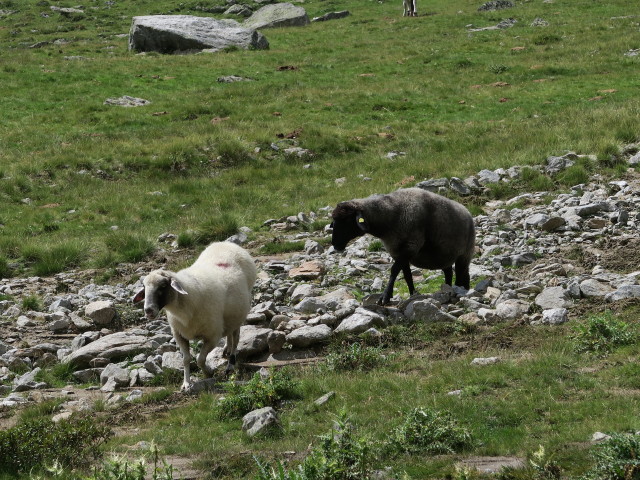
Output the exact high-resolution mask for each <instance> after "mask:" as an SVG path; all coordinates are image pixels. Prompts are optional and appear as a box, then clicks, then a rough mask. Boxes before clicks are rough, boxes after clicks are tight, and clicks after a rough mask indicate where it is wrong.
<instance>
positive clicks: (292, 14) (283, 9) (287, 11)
mask: <svg viewBox="0 0 640 480" xmlns="http://www.w3.org/2000/svg"><path fill="white" fill-rule="evenodd" d="M308 24H309V17H308V16H307V12H306V11H305V10H304V8H302V7H299V6H296V5H293V4H291V3H286V2H284V3H274V4H271V5H265V6H264V7H262V8H260V9H259V10H257V11H256V12H254V14H253V15H251V16H250V17H249V18H247V19H246V20H245V21H244V23H243V26H245V27H246V28H252V29H256V30H258V29H263V28H276V27H301V26H305V25H308Z"/></svg>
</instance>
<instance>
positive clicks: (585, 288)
mask: <svg viewBox="0 0 640 480" xmlns="http://www.w3.org/2000/svg"><path fill="white" fill-rule="evenodd" d="M612 291H613V288H611V286H610V285H609V284H608V283H604V282H599V281H598V280H596V279H593V278H588V279H586V280H584V281H582V282H581V283H580V293H581V294H582V296H583V297H586V298H600V297H604V296H605V295H607V294H608V293H611V292H612Z"/></svg>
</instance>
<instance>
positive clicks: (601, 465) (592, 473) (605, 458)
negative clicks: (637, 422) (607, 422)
mask: <svg viewBox="0 0 640 480" xmlns="http://www.w3.org/2000/svg"><path fill="white" fill-rule="evenodd" d="M592 456H593V458H594V460H595V465H594V466H593V467H592V468H591V470H589V471H588V472H587V473H586V474H585V475H584V476H583V477H581V479H580V480H638V479H640V435H636V434H633V433H615V434H613V435H611V438H609V439H608V440H606V441H604V442H603V443H601V444H598V445H596V446H595V447H594V448H593V451H592Z"/></svg>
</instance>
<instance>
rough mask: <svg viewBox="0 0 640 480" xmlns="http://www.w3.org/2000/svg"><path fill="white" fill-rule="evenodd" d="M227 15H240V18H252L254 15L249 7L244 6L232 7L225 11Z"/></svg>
mask: <svg viewBox="0 0 640 480" xmlns="http://www.w3.org/2000/svg"><path fill="white" fill-rule="evenodd" d="M224 14H225V15H238V16H239V17H245V18H246V17H250V16H251V15H252V14H253V10H251V9H250V8H249V7H248V6H246V5H242V4H239V3H238V4H236V5H231V6H230V7H229V8H227V9H226V10H225V11H224Z"/></svg>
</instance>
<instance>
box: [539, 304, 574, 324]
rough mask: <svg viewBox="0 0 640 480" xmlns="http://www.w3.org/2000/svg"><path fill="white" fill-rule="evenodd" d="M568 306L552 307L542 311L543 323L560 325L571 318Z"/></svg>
mask: <svg viewBox="0 0 640 480" xmlns="http://www.w3.org/2000/svg"><path fill="white" fill-rule="evenodd" d="M567 313H568V311H567V309H566V308H550V309H548V310H543V311H542V323H544V324H547V325H560V324H562V323H565V322H567V321H568V320H569V317H568V316H567Z"/></svg>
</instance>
